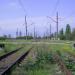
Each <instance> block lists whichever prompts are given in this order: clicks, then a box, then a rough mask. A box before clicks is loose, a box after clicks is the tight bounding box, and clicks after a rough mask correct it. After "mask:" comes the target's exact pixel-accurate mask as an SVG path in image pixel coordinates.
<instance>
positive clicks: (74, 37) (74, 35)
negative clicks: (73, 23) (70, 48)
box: [72, 28, 75, 40]
mask: <svg viewBox="0 0 75 75" xmlns="http://www.w3.org/2000/svg"><path fill="white" fill-rule="evenodd" d="M72 40H75V28H74V29H73V31H72Z"/></svg>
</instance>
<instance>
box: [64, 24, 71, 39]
mask: <svg viewBox="0 0 75 75" xmlns="http://www.w3.org/2000/svg"><path fill="white" fill-rule="evenodd" d="M65 37H66V40H71V27H70V25H69V24H67V25H66V31H65Z"/></svg>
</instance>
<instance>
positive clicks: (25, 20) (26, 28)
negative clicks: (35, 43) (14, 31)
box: [25, 16, 28, 40]
mask: <svg viewBox="0 0 75 75" xmlns="http://www.w3.org/2000/svg"><path fill="white" fill-rule="evenodd" d="M25 28H26V40H27V36H28V30H27V17H26V16H25Z"/></svg>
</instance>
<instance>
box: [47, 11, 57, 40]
mask: <svg viewBox="0 0 75 75" xmlns="http://www.w3.org/2000/svg"><path fill="white" fill-rule="evenodd" d="M48 18H50V19H51V20H52V21H53V22H55V23H56V39H58V12H57V13H56V20H54V19H53V18H51V17H49V16H48Z"/></svg>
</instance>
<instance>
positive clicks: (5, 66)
mask: <svg viewBox="0 0 75 75" xmlns="http://www.w3.org/2000/svg"><path fill="white" fill-rule="evenodd" d="M22 48H23V47H21V48H18V49H16V50H14V51H12V52H10V53H7V54H5V55H3V56H1V57H0V75H7V74H9V72H10V70H11V69H12V67H13V66H14V65H16V64H19V63H20V62H21V61H22V60H23V59H24V58H25V57H26V56H27V55H28V53H29V52H30V50H31V49H32V47H31V48H30V49H29V50H28V51H27V52H21V53H19V51H20V50H21V49H22Z"/></svg>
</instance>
